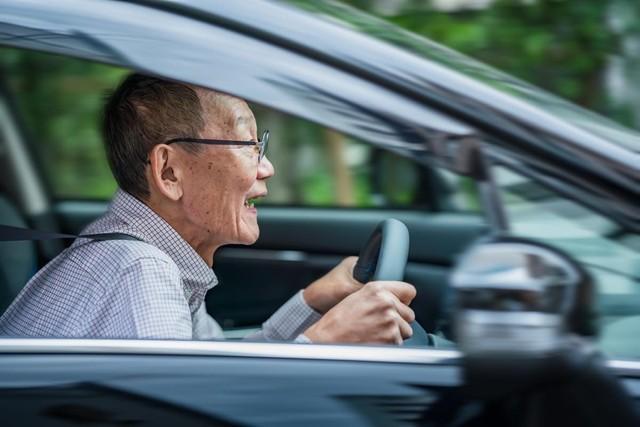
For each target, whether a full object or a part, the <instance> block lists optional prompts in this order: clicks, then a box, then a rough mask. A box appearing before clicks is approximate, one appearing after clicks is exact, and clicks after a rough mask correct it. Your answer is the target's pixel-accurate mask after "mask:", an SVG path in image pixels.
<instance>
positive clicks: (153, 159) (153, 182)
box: [149, 144, 184, 201]
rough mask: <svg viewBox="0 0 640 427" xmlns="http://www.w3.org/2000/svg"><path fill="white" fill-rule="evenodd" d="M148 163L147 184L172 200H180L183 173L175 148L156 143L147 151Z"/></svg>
mask: <svg viewBox="0 0 640 427" xmlns="http://www.w3.org/2000/svg"><path fill="white" fill-rule="evenodd" d="M149 163H150V165H149V175H150V176H149V185H150V186H151V187H154V189H155V190H156V191H157V192H158V193H159V194H161V195H162V196H164V197H166V198H168V199H170V200H172V201H178V200H180V198H181V197H182V194H183V189H182V184H183V178H184V174H183V173H182V172H183V171H182V165H181V162H180V156H179V153H178V152H177V150H176V149H174V148H173V147H171V146H169V145H166V144H158V145H156V146H154V147H153V148H152V149H151V151H150V152H149Z"/></svg>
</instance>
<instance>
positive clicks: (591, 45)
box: [0, 0, 640, 204]
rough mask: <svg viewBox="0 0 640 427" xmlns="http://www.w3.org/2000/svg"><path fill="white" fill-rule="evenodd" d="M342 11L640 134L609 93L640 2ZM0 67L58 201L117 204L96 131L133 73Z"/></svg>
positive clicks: (52, 60)
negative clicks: (106, 105) (115, 91)
mask: <svg viewBox="0 0 640 427" xmlns="http://www.w3.org/2000/svg"><path fill="white" fill-rule="evenodd" d="M287 2H288V3H295V4H297V5H299V6H302V7H306V8H310V9H314V10H321V9H322V8H323V7H325V8H332V10H334V11H335V10H339V8H340V7H339V6H338V8H337V9H336V6H335V4H331V3H325V2H318V1H315V0H287ZM344 3H347V4H350V5H352V6H355V7H356V8H359V9H362V10H365V11H368V12H371V13H374V14H377V15H379V16H380V17H381V18H382V19H385V20H387V21H389V22H390V23H393V24H396V25H399V26H401V27H403V28H405V29H407V30H410V31H413V32H415V33H418V34H421V35H424V36H426V37H429V38H431V39H433V40H435V41H437V42H440V43H442V44H444V45H446V46H449V47H451V48H453V49H455V50H458V51H460V52H463V53H465V54H468V55H470V56H472V57H475V58H477V59H479V60H481V61H483V62H486V63H488V64H490V65H493V66H495V67H496V68H498V69H501V70H503V71H505V72H507V73H510V74H513V75H515V76H516V77H519V78H522V79H524V80H526V81H529V82H531V83H533V84H534V85H537V86H540V87H543V88H545V89H548V90H549V91H551V92H553V93H556V94H558V95H560V96H562V97H565V98H567V99H569V100H571V101H573V102H575V103H578V104H580V105H582V106H585V107H587V108H589V109H592V110H595V111H598V112H600V113H603V114H604V115H607V116H609V117H610V118H613V119H614V120H617V121H619V122H621V123H623V124H625V125H628V126H633V127H636V126H637V125H638V116H640V113H639V111H640V105H639V104H638V103H636V102H635V101H634V100H633V99H631V100H627V101H624V100H623V101H621V100H620V99H616V97H615V96H613V94H612V92H611V91H610V89H609V85H608V84H607V70H608V67H609V66H610V64H611V60H612V58H614V59H616V60H618V62H619V63H621V64H622V65H623V67H624V69H625V70H627V71H628V73H627V74H628V75H630V76H631V78H630V79H628V80H626V81H625V82H624V83H625V84H632V83H633V82H634V79H633V77H634V74H633V73H634V70H640V66H638V64H639V63H640V60H639V59H638V58H639V57H640V53H639V52H637V51H639V50H640V48H637V47H636V48H634V46H636V45H637V46H640V41H639V39H638V37H639V36H638V35H639V34H640V19H638V18H640V4H638V2H637V1H631V0H610V1H603V0H495V1H493V2H491V3H490V4H489V6H487V7H483V8H477V9H470V8H463V9H457V10H452V11H443V10H440V9H438V8H436V7H435V2H432V1H428V0H393V1H391V0H390V1H387V2H385V1H381V0H345V1H344ZM346 14H347V15H349V14H348V13H346ZM353 19H356V18H353ZM634 43H635V44H634ZM0 67H1V69H2V70H3V71H4V72H3V74H4V75H5V76H8V77H9V79H8V80H9V81H8V83H9V87H10V89H11V90H12V91H13V92H14V94H15V95H16V100H17V102H18V103H19V106H20V109H21V110H22V112H23V116H24V120H25V121H26V125H27V126H26V127H27V129H28V130H29V131H30V134H31V137H32V139H33V140H35V141H36V143H37V147H36V151H37V152H38V153H39V154H40V159H41V160H42V163H43V166H44V168H45V173H46V175H47V176H48V177H50V183H51V186H52V188H53V189H54V190H55V194H56V195H57V196H59V197H70V196H71V197H88V198H107V197H109V196H110V195H111V194H112V192H113V191H114V189H115V184H114V182H113V179H112V178H111V174H110V172H109V170H108V168H107V167H106V162H105V159H104V152H103V148H102V144H101V141H100V136H99V132H98V129H99V127H98V121H99V117H100V111H101V106H102V103H103V98H104V95H105V94H106V93H107V92H108V90H110V89H112V88H113V87H114V86H115V85H116V84H117V82H118V81H119V80H120V79H121V78H122V76H123V75H124V73H125V72H126V71H125V70H120V69H116V68H113V67H105V66H102V65H99V64H91V63H87V62H85V61H70V60H68V59H61V58H59V57H56V56H52V55H43V54H39V53H30V52H23V51H17V50H12V49H5V48H3V49H0ZM637 81H638V82H640V76H638V80H637ZM630 89H633V87H630ZM79 177H81V178H79ZM327 179H330V177H326V176H325V174H318V176H314V177H313V179H312V178H308V179H307V181H306V184H305V183H303V184H302V185H303V186H306V187H308V188H306V187H305V188H304V189H297V190H296V191H297V192H299V193H301V194H311V195H318V194H330V193H331V187H330V184H329V183H328V182H325V181H326V180H327ZM308 189H312V190H313V189H316V191H307V190H308ZM358 191H359V190H358ZM326 202H327V201H326V200H322V201H320V202H318V203H321V204H322V203H325V204H326Z"/></svg>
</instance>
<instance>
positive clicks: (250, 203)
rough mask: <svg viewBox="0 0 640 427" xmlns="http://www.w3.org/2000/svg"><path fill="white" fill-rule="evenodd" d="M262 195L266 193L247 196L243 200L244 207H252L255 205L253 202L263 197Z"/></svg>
mask: <svg viewBox="0 0 640 427" xmlns="http://www.w3.org/2000/svg"><path fill="white" fill-rule="evenodd" d="M264 196H266V194H261V195H257V196H253V197H247V199H246V200H245V201H244V207H245V208H249V209H253V208H254V207H255V203H256V201H257V200H258V199H261V198H263V197H264Z"/></svg>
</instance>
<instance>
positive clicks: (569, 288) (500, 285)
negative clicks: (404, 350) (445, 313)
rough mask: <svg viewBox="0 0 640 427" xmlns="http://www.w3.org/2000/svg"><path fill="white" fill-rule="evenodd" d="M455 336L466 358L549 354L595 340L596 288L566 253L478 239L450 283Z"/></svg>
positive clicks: (525, 242) (528, 243)
mask: <svg viewBox="0 0 640 427" xmlns="http://www.w3.org/2000/svg"><path fill="white" fill-rule="evenodd" d="M451 285H452V287H453V302H454V307H453V308H454V310H453V316H454V318H453V333H454V335H455V339H456V341H457V342H458V345H459V346H460V348H461V349H462V351H464V352H465V353H467V354H469V353H483V352H515V353H518V352H546V351H552V350H554V349H556V348H558V347H559V346H561V345H562V342H563V341H565V340H566V338H567V337H568V336H569V335H571V334H575V335H579V336H593V335H595V334H596V327H595V318H596V316H595V310H594V295H593V292H594V286H593V280H592V279H591V276H590V275H589V273H588V272H587V271H586V270H585V269H584V268H583V267H582V266H580V265H579V264H578V263H577V262H575V261H574V260H573V259H572V258H571V257H570V256H569V255H567V254H566V253H564V252H562V251H560V250H558V249H556V248H554V247H552V246H549V245H546V244H542V243H540V242H536V241H533V240H529V239H523V238H516V237H508V236H492V237H490V238H483V239H481V240H480V241H479V242H478V243H476V244H475V245H473V246H472V247H471V248H470V249H469V250H468V251H467V252H466V253H464V254H463V256H462V257H461V259H460V261H459V262H458V264H457V266H456V268H455V269H454V272H453V274H452V277H451Z"/></svg>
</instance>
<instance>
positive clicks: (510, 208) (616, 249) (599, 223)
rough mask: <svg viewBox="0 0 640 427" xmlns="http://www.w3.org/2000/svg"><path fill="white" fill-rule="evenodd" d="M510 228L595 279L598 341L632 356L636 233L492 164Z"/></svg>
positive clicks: (639, 255)
mask: <svg viewBox="0 0 640 427" xmlns="http://www.w3.org/2000/svg"><path fill="white" fill-rule="evenodd" d="M494 176H495V179H496V183H497V184H498V186H499V188H500V190H501V196H502V201H503V204H504V206H505V211H506V215H507V217H508V221H509V226H510V229H511V232H512V233H514V234H515V235H518V236H523V237H530V238H534V239H537V240H542V241H544V242H547V243H549V244H551V245H554V246H556V247H558V248H560V249H562V250H564V251H566V252H567V253H569V254H571V255H572V256H573V257H574V258H575V259H576V260H577V261H578V262H580V263H581V264H582V265H583V266H584V267H585V268H586V269H587V270H588V271H590V273H591V275H592V276H593V278H594V280H595V283H596V296H597V299H596V305H597V309H598V313H599V317H600V329H601V334H600V335H601V336H600V342H599V344H600V346H601V347H602V348H603V349H604V350H605V351H607V352H608V353H610V354H613V355H616V356H627V357H638V356H640V345H638V343H637V339H635V335H634V334H635V332H633V333H631V332H632V331H637V325H640V288H639V287H638V283H639V281H640V267H639V266H640V245H639V244H638V242H639V241H640V236H638V234H635V233H631V232H629V231H625V230H624V229H623V228H621V227H620V226H619V225H617V224H616V223H614V222H612V221H611V220H609V219H608V218H605V217H604V216H602V215H600V214H598V213H597V212H594V211H592V210H590V209H588V208H586V207H584V206H582V205H579V204H578V203H576V202H574V201H572V200H570V199H568V198H565V197H563V196H560V195H558V194H556V193H554V192H553V191H550V190H549V189H547V188H545V187H543V186H542V185H540V184H538V183H537V182H535V181H533V180H531V179H529V178H527V177H525V176H522V175H520V174H518V173H516V172H514V171H513V170H511V169H508V168H506V167H502V166H500V167H496V168H495V170H494Z"/></svg>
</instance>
